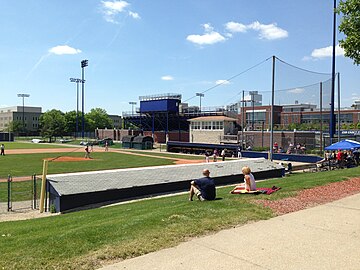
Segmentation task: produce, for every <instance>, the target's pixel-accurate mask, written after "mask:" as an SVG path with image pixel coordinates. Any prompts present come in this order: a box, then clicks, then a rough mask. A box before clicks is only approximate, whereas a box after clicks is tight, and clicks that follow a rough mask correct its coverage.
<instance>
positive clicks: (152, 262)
mask: <svg viewBox="0 0 360 270" xmlns="http://www.w3.org/2000/svg"><path fill="white" fill-rule="evenodd" d="M189 229H191V228H189ZM102 269H103V270H105V269H106V270H115V269H127V270H131V269H134V270H135V269H136V270H141V269H147V270H150V269H151V270H160V269H161V270H172V269H179V270H180V269H181V270H183V269H187V270H189V269H196V270H197V269H199V270H200V269H207V270H212V269H214V270H215V269H216V270H221V269H227V270H228V269H255V270H256V269H277V270H278V269H337V270H338V269H346V270H350V269H354V270H355V269H360V194H357V195H353V196H350V197H347V198H345V199H341V200H339V201H335V202H332V203H328V204H325V205H321V206H317V207H314V208H310V209H306V210H302V211H299V212H294V213H291V214H287V215H283V216H279V217H276V218H272V219H270V220H265V221H259V222H256V223H252V224H248V225H244V226H241V227H237V228H234V229H229V230H224V231H220V232H219V233H217V234H214V235H210V236H206V237H201V238H197V239H193V240H191V241H189V242H185V243H182V244H180V245H178V246H177V247H174V248H169V249H165V250H161V251H158V252H154V253H150V254H147V255H144V256H141V257H137V258H133V259H129V260H125V261H122V262H120V263H117V264H114V265H110V266H107V267H104V268H102Z"/></svg>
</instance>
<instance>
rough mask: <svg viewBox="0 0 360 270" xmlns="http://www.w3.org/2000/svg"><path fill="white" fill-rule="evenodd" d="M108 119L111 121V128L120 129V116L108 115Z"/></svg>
mask: <svg viewBox="0 0 360 270" xmlns="http://www.w3.org/2000/svg"><path fill="white" fill-rule="evenodd" d="M108 116H109V118H110V119H111V120H112V121H113V128H115V129H121V128H122V118H121V116H120V115H112V114H109V115H108Z"/></svg>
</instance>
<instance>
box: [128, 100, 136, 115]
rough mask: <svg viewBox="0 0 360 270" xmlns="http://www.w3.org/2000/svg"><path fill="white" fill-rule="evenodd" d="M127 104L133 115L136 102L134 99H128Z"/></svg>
mask: <svg viewBox="0 0 360 270" xmlns="http://www.w3.org/2000/svg"><path fill="white" fill-rule="evenodd" d="M129 104H130V105H131V116H133V115H134V106H135V105H136V104H137V103H136V102H135V101H130V102H129Z"/></svg>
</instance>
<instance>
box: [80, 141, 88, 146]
mask: <svg viewBox="0 0 360 270" xmlns="http://www.w3.org/2000/svg"><path fill="white" fill-rule="evenodd" d="M80 145H84V146H86V145H90V143H89V142H84V141H81V142H80Z"/></svg>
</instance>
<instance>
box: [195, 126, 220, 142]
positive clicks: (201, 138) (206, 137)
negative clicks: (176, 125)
mask: <svg viewBox="0 0 360 270" xmlns="http://www.w3.org/2000/svg"><path fill="white" fill-rule="evenodd" d="M221 135H224V132H223V131H222V130H201V129H200V130H199V129H195V130H190V142H194V143H215V144H218V143H220V136H221Z"/></svg>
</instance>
